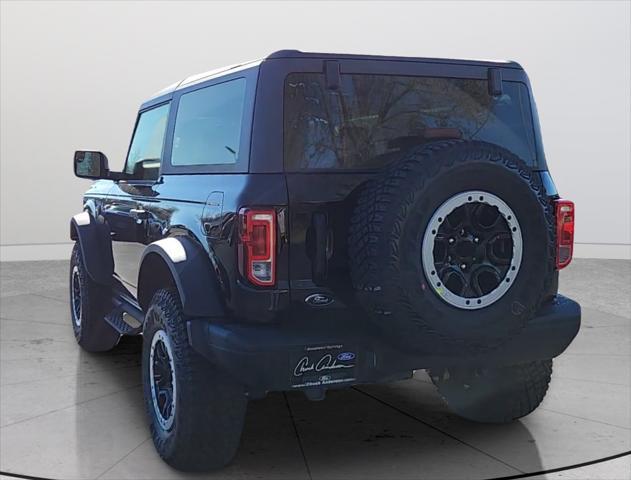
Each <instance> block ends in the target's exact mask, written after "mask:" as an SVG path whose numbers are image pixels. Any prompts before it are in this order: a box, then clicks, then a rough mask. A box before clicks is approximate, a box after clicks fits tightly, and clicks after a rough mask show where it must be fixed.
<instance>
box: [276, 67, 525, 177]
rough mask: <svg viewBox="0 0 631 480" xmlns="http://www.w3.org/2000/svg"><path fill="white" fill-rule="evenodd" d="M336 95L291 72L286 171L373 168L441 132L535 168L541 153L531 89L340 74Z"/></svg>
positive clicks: (317, 80) (317, 78)
mask: <svg viewBox="0 0 631 480" xmlns="http://www.w3.org/2000/svg"><path fill="white" fill-rule="evenodd" d="M341 78H342V82H341V86H340V88H339V89H338V90H336V91H333V90H328V89H327V88H326V86H325V85H326V83H325V78H324V75H323V74H318V73H292V74H290V75H288V76H287V77H286V80H285V86H284V161H285V168H286V170H304V169H339V170H343V169H359V170H365V169H375V168H380V167H383V166H385V165H387V164H388V163H389V162H390V161H391V160H393V159H394V158H396V156H397V155H396V154H397V153H398V152H401V151H402V150H404V149H407V148H409V147H411V146H414V145H420V144H423V143H426V142H429V141H432V140H433V138H432V136H433V133H434V134H435V132H436V131H437V129H454V131H455V130H458V131H459V133H460V135H461V136H462V138H465V139H475V140H483V141H487V142H491V143H495V144H498V145H500V146H502V147H504V148H507V149H508V150H510V151H512V152H513V153H515V154H516V155H518V156H519V157H520V158H522V160H524V161H525V162H526V163H527V164H529V165H531V166H532V165H535V164H536V149H535V141H534V132H533V125H532V115H531V111H530V99H529V97H528V88H527V87H526V85H524V84H523V83H520V82H506V81H505V82H504V83H503V91H504V93H503V94H502V95H501V96H498V97H493V96H491V95H489V93H488V85H487V82H486V80H475V79H458V78H436V77H411V76H395V75H366V74H361V75H349V74H347V75H342V77H341Z"/></svg>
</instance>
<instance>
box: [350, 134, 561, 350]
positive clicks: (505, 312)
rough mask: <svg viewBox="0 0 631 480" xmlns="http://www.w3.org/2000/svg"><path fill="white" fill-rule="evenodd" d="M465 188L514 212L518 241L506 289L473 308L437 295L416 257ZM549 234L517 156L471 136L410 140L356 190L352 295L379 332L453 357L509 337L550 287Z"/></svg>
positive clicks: (535, 184)
mask: <svg viewBox="0 0 631 480" xmlns="http://www.w3.org/2000/svg"><path fill="white" fill-rule="evenodd" d="M360 188H361V187H360ZM469 190H480V191H486V192H489V193H491V194H494V195H496V196H497V197H499V198H500V199H502V200H503V201H504V202H506V203H507V204H508V205H509V206H510V208H511V209H512V210H514V211H515V215H516V216H517V218H519V222H520V225H521V233H522V234H523V245H524V247H523V256H522V259H521V267H520V270H519V271H518V273H517V275H516V276H515V278H514V279H511V280H512V281H513V283H512V285H511V287H510V288H509V289H508V291H507V292H506V293H505V294H503V296H502V297H501V298H500V299H499V300H497V301H495V303H493V304H490V305H488V306H486V307H485V308H480V309H477V310H466V309H460V308H457V307H454V306H452V305H450V304H448V303H447V302H445V301H444V300H443V299H442V298H440V297H439V295H438V294H437V293H436V291H434V289H433V288H432V286H431V285H430V284H429V281H428V279H427V277H426V273H425V272H424V269H423V264H422V263H423V262H422V259H421V245H422V239H423V235H424V233H425V230H426V229H427V228H428V224H429V222H430V219H431V217H432V215H433V214H434V212H435V211H436V210H437V209H438V207H439V206H440V205H441V204H443V202H445V201H446V200H447V199H449V198H451V197H452V196H453V195H456V194H459V193H461V192H463V191H469ZM555 235H556V232H555V222H554V208H553V204H552V201H551V200H550V199H549V198H548V196H547V194H546V192H545V189H544V187H543V186H542V184H541V180H540V178H539V175H538V174H537V173H536V172H533V171H532V169H530V168H529V167H528V166H527V165H526V164H525V163H524V162H523V161H522V160H520V159H519V158H518V157H517V156H516V155H514V154H512V153H511V152H509V151H507V150H506V149H504V148H501V147H499V146H496V145H493V144H489V143H485V142H477V141H464V140H450V141H440V142H434V143H431V144H427V145H424V146H421V147H416V148H413V149H411V150H409V151H407V152H406V153H404V154H402V156H401V158H400V160H398V161H395V162H394V163H393V164H392V165H391V166H390V167H389V168H388V169H387V171H386V172H385V173H384V175H383V176H382V177H381V178H380V179H376V180H374V181H371V182H369V183H367V184H366V185H365V186H364V187H363V188H362V189H361V190H360V191H359V193H358V195H357V201H356V205H355V208H354V211H353V213H352V216H351V222H350V227H349V237H348V249H349V259H350V271H351V279H352V282H353V286H354V289H355V292H356V298H357V301H358V304H359V305H361V306H362V307H363V308H364V309H365V310H366V311H367V313H368V316H369V318H370V319H371V320H372V321H373V322H374V323H375V324H376V325H377V326H378V327H379V328H380V329H381V330H382V331H383V332H384V334H385V335H387V336H389V337H390V338H391V339H392V340H394V341H395V342H397V344H398V345H399V346H400V347H401V348H404V349H406V350H410V351H412V352H415V353H439V354H445V353H449V354H461V355H470V354H472V353H478V352H482V351H485V350H490V349H493V348H496V347H497V346H499V345H501V344H502V343H504V342H506V341H507V340H508V339H510V338H511V337H513V336H514V335H515V334H517V333H518V332H519V331H520V330H521V329H522V328H523V327H524V326H525V325H526V323H527V322H528V320H530V319H531V318H532V317H533V316H534V314H535V312H536V311H537V310H538V309H539V307H540V306H541V304H542V302H543V300H544V298H545V296H546V294H547V293H548V292H549V291H550V288H551V285H552V282H553V280H554V272H555V262H554V259H555V249H554V245H555Z"/></svg>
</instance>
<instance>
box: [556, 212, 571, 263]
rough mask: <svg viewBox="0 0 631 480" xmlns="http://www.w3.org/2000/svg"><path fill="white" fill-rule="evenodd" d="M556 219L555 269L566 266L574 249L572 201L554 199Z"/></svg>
mask: <svg viewBox="0 0 631 480" xmlns="http://www.w3.org/2000/svg"><path fill="white" fill-rule="evenodd" d="M554 203H555V205H556V219H557V259H556V267H557V270H561V269H562V268H565V267H567V266H568V265H569V264H570V262H571V261H572V251H573V249H574V202H570V201H569V200H556V201H555V202H554Z"/></svg>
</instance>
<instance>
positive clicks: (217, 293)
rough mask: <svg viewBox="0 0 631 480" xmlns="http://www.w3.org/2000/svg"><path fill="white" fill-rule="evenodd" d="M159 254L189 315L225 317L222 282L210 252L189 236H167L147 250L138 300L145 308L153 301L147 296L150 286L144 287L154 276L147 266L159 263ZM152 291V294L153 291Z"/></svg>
mask: <svg viewBox="0 0 631 480" xmlns="http://www.w3.org/2000/svg"><path fill="white" fill-rule="evenodd" d="M156 255H157V256H158V257H160V259H161V260H162V261H163V262H164V264H165V265H166V267H167V268H168V270H169V272H170V274H171V277H172V279H173V283H174V284H175V287H176V288H177V291H178V293H179V295H180V300H181V302H182V310H183V312H184V314H185V315H186V316H189V317H223V316H224V315H225V308H224V303H223V301H222V296H221V289H220V285H219V281H218V280H217V276H216V274H215V270H214V268H213V266H212V263H211V262H210V258H209V257H208V253H207V252H206V251H205V250H204V249H203V248H202V247H201V245H199V244H198V243H197V242H196V241H194V240H193V239H191V238H189V237H187V236H185V235H177V236H170V237H166V238H163V239H161V240H158V241H156V242H153V243H150V244H149V245H147V247H146V248H145V250H144V252H143V254H142V258H141V261H140V269H139V273H138V301H139V303H140V305H141V306H142V307H143V309H144V308H146V306H147V305H148V304H149V302H150V301H151V298H148V295H147V293H146V292H147V289H146V286H147V285H143V283H145V282H147V281H148V279H150V278H151V276H150V275H149V276H147V275H146V272H143V267H145V268H147V265H149V264H150V262H151V261H155V259H156V257H155V256H156ZM148 291H150V292H152V291H153V289H148ZM150 295H152V293H151V294H150Z"/></svg>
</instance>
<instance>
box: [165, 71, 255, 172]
mask: <svg viewBox="0 0 631 480" xmlns="http://www.w3.org/2000/svg"><path fill="white" fill-rule="evenodd" d="M245 87H246V80H245V79H244V78H238V79H235V80H230V81H227V82H223V83H219V84H216V85H211V86H208V87H204V88H200V89H198V90H194V91H192V92H189V93H185V94H183V95H182V97H181V98H180V101H179V105H178V109H177V116H176V119H175V130H174V132H173V146H172V150H171V165H173V166H211V165H235V164H237V162H238V161H239V159H240V157H241V152H240V143H241V133H242V132H241V130H242V128H241V126H242V120H243V109H244V103H245V92H246V89H245Z"/></svg>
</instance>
